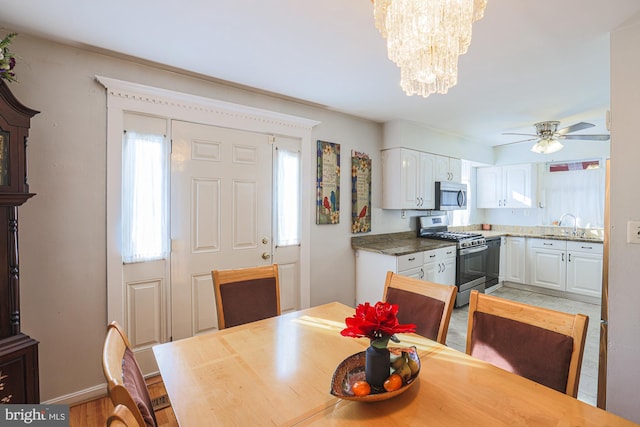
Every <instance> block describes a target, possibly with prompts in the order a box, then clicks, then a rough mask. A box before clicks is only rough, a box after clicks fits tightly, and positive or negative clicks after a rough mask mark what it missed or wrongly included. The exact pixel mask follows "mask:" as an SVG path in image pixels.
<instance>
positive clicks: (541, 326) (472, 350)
mask: <svg viewBox="0 0 640 427" xmlns="http://www.w3.org/2000/svg"><path fill="white" fill-rule="evenodd" d="M588 323H589V318H588V317H587V316H585V315H584V314H569V313H563V312H560V311H555V310H550V309H547V308H542V307H536V306H532V305H528V304H523V303H520V302H516V301H511V300H506V299H503V298H499V297H496V296H492V295H485V294H481V293H478V291H471V296H470V301H469V321H468V328H467V349H466V352H467V354H469V355H471V356H473V357H477V358H479V359H482V360H484V361H486V362H489V363H491V364H493V365H496V366H498V367H500V368H503V369H505V370H507V371H510V372H513V373H516V374H518V375H520V376H523V377H525V378H528V379H530V380H533V381H535V382H538V383H540V384H543V385H546V386H548V387H551V388H553V389H555V390H558V391H560V392H562V393H565V394H568V395H570V396H573V397H576V396H577V395H578V382H579V381H580V368H581V366H582V355H583V353H584V344H585V340H586V336H587V325H588Z"/></svg>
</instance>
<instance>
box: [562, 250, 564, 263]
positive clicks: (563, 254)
mask: <svg viewBox="0 0 640 427" xmlns="http://www.w3.org/2000/svg"><path fill="white" fill-rule="evenodd" d="M562 261H564V252H563V253H562Z"/></svg>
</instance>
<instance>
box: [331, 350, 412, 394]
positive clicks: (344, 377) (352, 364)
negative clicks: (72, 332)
mask: <svg viewBox="0 0 640 427" xmlns="http://www.w3.org/2000/svg"><path fill="white" fill-rule="evenodd" d="M405 350H406V349H405ZM407 353H408V354H409V357H410V358H412V359H413V360H415V361H416V363H417V364H418V371H417V372H416V373H415V375H413V376H412V377H411V378H410V379H409V380H408V381H407V382H406V384H403V386H402V387H400V388H399V389H397V390H393V391H386V390H384V389H377V388H373V387H372V388H371V394H368V395H366V396H356V395H354V394H353V392H352V391H351V387H352V385H353V384H354V383H355V382H356V381H365V372H364V364H365V357H366V356H365V352H364V351H361V352H360V353H356V354H352V355H351V356H349V357H347V358H346V359H344V360H343V361H342V362H341V363H340V364H339V365H338V367H337V368H336V370H335V372H334V373H333V377H332V378H331V394H332V395H334V396H336V397H339V398H340V399H345V400H355V401H358V402H378V401H380V400H387V399H391V398H392V397H396V396H398V395H399V394H402V393H404V392H405V391H407V390H408V389H409V387H411V386H412V385H413V384H414V383H415V382H416V378H418V375H419V374H420V358H419V357H418V352H417V350H416V348H415V347H411V348H410V349H409V351H407Z"/></svg>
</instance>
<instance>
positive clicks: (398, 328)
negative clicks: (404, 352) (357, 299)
mask: <svg viewBox="0 0 640 427" xmlns="http://www.w3.org/2000/svg"><path fill="white" fill-rule="evenodd" d="M397 314H398V305H397V304H389V303H387V302H377V303H376V304H375V305H373V306H372V305H371V304H370V303H368V302H365V303H364V304H359V305H358V307H356V313H355V314H354V315H353V316H351V317H347V318H346V319H344V323H345V324H346V325H347V327H346V328H345V329H343V330H342V331H340V334H341V335H343V336H345V337H353V338H369V339H370V340H371V345H373V346H374V347H378V348H385V347H386V346H387V344H388V343H389V340H390V339H391V340H392V341H396V342H397V341H398V340H397V338H396V337H395V334H398V333H410V332H415V331H416V325H413V324H404V325H401V324H400V323H399V322H398V318H397Z"/></svg>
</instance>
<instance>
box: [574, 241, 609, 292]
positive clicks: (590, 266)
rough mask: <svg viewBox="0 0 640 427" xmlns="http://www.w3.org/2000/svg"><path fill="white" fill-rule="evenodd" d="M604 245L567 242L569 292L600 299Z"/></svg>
mask: <svg viewBox="0 0 640 427" xmlns="http://www.w3.org/2000/svg"><path fill="white" fill-rule="evenodd" d="M602 254H603V245H602V243H584V242H567V291H568V292H573V293H576V294H582V295H590V296H594V297H600V295H601V294H602Z"/></svg>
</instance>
